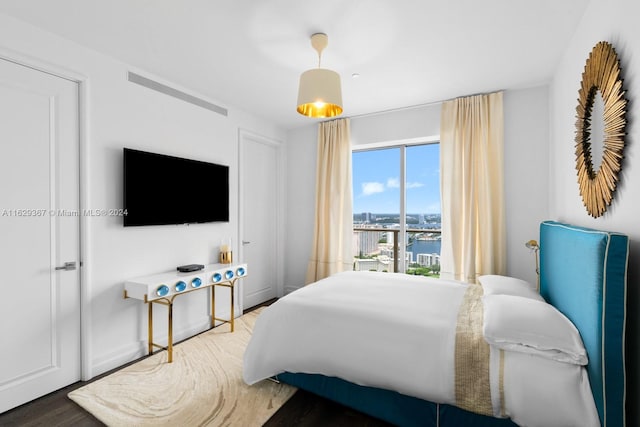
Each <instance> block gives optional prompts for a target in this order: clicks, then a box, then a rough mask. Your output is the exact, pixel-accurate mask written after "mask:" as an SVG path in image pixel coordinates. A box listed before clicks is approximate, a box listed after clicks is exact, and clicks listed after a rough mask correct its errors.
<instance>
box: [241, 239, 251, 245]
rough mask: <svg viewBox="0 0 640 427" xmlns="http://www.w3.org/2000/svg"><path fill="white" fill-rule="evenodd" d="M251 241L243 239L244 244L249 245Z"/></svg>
mask: <svg viewBox="0 0 640 427" xmlns="http://www.w3.org/2000/svg"><path fill="white" fill-rule="evenodd" d="M249 243H251V242H249V241H247V240H243V241H242V244H243V245H248V244H249Z"/></svg>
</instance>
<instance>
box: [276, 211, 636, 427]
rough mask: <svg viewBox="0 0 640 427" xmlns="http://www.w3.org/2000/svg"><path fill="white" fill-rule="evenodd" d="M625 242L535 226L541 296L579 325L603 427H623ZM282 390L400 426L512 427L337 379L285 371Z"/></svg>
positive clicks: (558, 226)
mask: <svg viewBox="0 0 640 427" xmlns="http://www.w3.org/2000/svg"><path fill="white" fill-rule="evenodd" d="M628 249H629V241H628V238H627V236H625V235H622V234H619V233H610V232H606V231H599V230H593V229H589V228H583V227H576V226H572V225H569V224H562V223H559V222H554V221H545V222H543V223H542V224H541V225H540V293H541V294H542V296H543V297H544V298H545V299H546V300H547V302H549V303H550V304H552V305H554V306H555V307H557V308H558V309H559V310H560V311H561V312H562V313H564V314H565V315H566V316H567V317H568V318H569V319H571V320H572V321H573V323H574V324H575V325H576V327H577V328H578V330H579V331H580V334H581V336H582V340H583V341H584V345H585V348H586V350H587V354H588V357H589V364H588V366H587V368H588V372H589V380H590V383H591V389H592V391H593V396H594V400H595V403H596V407H597V409H598V415H599V416H600V421H601V424H602V426H604V427H617V426H624V425H625V391H626V390H625V366H624V332H625V318H626V283H627V259H628ZM277 378H278V379H279V380H280V381H282V382H285V383H288V384H291V385H293V386H296V387H298V388H301V389H304V390H307V391H310V392H312V393H315V394H317V395H320V396H323V397H326V398H328V399H331V400H334V401H336V402H339V403H342V404H343V405H346V406H348V407H351V408H353V409H356V410H359V411H362V412H364V413H367V414H370V415H372V416H374V417H376V418H380V419H382V420H385V421H388V422H390V423H392V424H395V425H398V426H423V427H444V426H447V427H453V426H474V427H484V426H496V427H507V426H515V425H516V424H515V423H513V422H512V421H511V420H508V419H498V418H491V417H486V416H482V415H477V414H473V413H470V412H467V411H464V410H462V409H459V408H456V407H455V406H450V405H442V404H437V403H433V402H428V401H425V400H421V399H417V398H414V397H409V396H405V395H402V394H400V393H397V392H394V391H390V390H382V389H377V388H371V387H363V386H360V385H357V384H353V383H350V382H347V381H344V380H342V379H339V378H333V377H325V376H322V375H311V374H299V373H298V374H292V373H288V372H285V373H283V374H280V375H278V376H277Z"/></svg>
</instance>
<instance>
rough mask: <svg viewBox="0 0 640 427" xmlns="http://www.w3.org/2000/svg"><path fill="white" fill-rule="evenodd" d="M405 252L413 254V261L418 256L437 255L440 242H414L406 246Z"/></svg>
mask: <svg viewBox="0 0 640 427" xmlns="http://www.w3.org/2000/svg"><path fill="white" fill-rule="evenodd" d="M407 251H410V252H413V259H414V260H415V259H416V257H417V255H418V254H439V253H440V240H416V241H414V242H413V243H412V244H410V245H407Z"/></svg>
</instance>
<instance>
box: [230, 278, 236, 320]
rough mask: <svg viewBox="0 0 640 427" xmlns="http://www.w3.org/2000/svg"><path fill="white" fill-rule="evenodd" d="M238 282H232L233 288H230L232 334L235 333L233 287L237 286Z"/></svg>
mask: <svg viewBox="0 0 640 427" xmlns="http://www.w3.org/2000/svg"><path fill="white" fill-rule="evenodd" d="M235 283H236V281H235V280H234V281H233V282H231V286H230V287H229V291H230V292H231V332H233V324H234V320H235V316H234V314H235V313H234V312H233V285H235Z"/></svg>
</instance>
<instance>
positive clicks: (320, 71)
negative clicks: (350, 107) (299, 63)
mask: <svg viewBox="0 0 640 427" xmlns="http://www.w3.org/2000/svg"><path fill="white" fill-rule="evenodd" d="M327 41H328V40H327V36H326V34H322V33H319V34H314V35H313V36H311V45H312V46H313V47H314V49H316V51H318V68H313V69H311V70H307V71H305V72H304V73H302V75H300V86H299V87H298V107H297V111H298V113H300V114H302V115H304V116H307V117H317V118H324V117H334V116H338V115H340V114H342V85H341V84H340V75H339V74H338V73H336V72H335V71H332V70H328V69H326V68H320V57H321V54H322V50H323V49H324V48H325V47H326V46H327Z"/></svg>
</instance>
